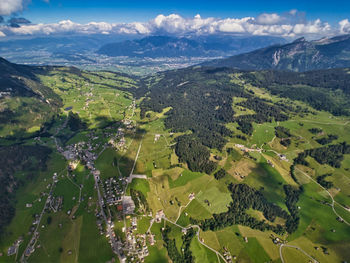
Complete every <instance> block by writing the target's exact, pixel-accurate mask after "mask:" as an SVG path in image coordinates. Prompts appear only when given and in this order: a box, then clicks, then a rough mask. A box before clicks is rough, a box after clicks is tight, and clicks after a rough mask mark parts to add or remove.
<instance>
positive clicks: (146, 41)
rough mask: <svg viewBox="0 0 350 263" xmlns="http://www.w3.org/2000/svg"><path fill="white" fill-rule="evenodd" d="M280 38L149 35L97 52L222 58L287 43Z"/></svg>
mask: <svg viewBox="0 0 350 263" xmlns="http://www.w3.org/2000/svg"><path fill="white" fill-rule="evenodd" d="M283 43H286V40H285V39H283V38H279V37H269V36H254V37H237V36H205V37H204V36H202V37H193V36H192V37H188V38H187V37H170V36H149V37H145V38H142V39H137V40H126V41H122V42H117V43H110V44H106V45H103V46H102V47H101V48H100V49H99V50H98V51H97V53H99V54H103V55H107V56H112V57H118V56H127V57H138V58H159V57H219V56H230V55H234V54H239V53H243V52H248V51H251V50H255V49H257V48H261V47H266V46H269V45H273V44H283Z"/></svg>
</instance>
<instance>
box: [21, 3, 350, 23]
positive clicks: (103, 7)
mask: <svg viewBox="0 0 350 263" xmlns="http://www.w3.org/2000/svg"><path fill="white" fill-rule="evenodd" d="M291 9H297V10H299V11H303V12H305V13H306V15H307V18H308V19H317V18H320V19H322V20H325V21H328V22H330V23H335V22H337V21H338V20H339V19H344V18H349V16H350V12H349V10H350V1H339V0H333V1H325V0H318V1H315V0H303V1H302V0H294V1H284V0H278V1H276V0H272V1H271V0H269V1H266V0H265V1H258V0H245V1H242V0H240V1H235V0H213V1H203V0H202V1H199V0H187V1H185V0H177V1H166V0H163V1H146V0H143V1H140V0H122V1H119V0H82V1H79V0H50V1H49V2H48V3H47V2H46V1H43V0H32V2H31V3H30V4H29V5H28V6H27V8H25V10H24V11H23V12H22V14H21V15H23V16H24V17H26V18H28V19H29V20H31V21H32V22H34V23H39V22H42V23H50V22H57V21H60V20H64V19H70V20H72V21H74V22H78V23H87V22H90V21H105V22H110V23H112V22H133V21H140V22H142V21H147V20H149V19H152V18H154V17H155V16H156V15H158V14H165V15H167V14H171V13H177V14H180V15H182V16H194V15H196V14H200V15H201V16H202V17H209V16H214V17H220V18H225V17H237V18H239V17H245V16H256V15H258V14H260V13H264V12H267V13H282V12H287V11H289V10H291Z"/></svg>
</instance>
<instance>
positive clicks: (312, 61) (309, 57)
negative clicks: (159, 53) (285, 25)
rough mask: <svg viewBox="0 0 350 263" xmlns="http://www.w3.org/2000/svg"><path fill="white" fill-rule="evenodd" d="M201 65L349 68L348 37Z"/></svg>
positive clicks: (294, 44) (264, 50) (269, 49)
mask: <svg viewBox="0 0 350 263" xmlns="http://www.w3.org/2000/svg"><path fill="white" fill-rule="evenodd" d="M202 65H205V66H212V67H232V68H237V69H243V70H266V69H275V70H288V71H296V72H303V71H310V70H317V69H330V68H344V67H350V35H341V36H335V37H332V38H323V39H319V40H313V41H307V40H306V39H305V38H299V39H296V40H294V41H293V42H291V43H288V44H284V45H273V46H269V47H266V48H262V49H258V50H255V51H252V52H249V53H244V54H239V55H236V56H232V57H229V58H226V59H218V60H213V61H209V62H204V63H202Z"/></svg>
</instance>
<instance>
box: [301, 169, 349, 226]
mask: <svg viewBox="0 0 350 263" xmlns="http://www.w3.org/2000/svg"><path fill="white" fill-rule="evenodd" d="M295 169H296V170H298V171H299V172H300V173H301V174H303V175H304V176H306V177H307V178H309V179H310V180H311V181H313V182H314V183H316V184H317V185H318V186H319V187H320V188H322V189H323V190H324V191H326V193H327V194H328V195H329V197H330V198H331V200H332V204H331V206H332V210H333V212H334V214H335V215H336V216H338V217H339V218H340V219H342V220H343V222H344V223H345V224H347V225H348V226H350V223H349V222H347V221H346V220H345V219H344V218H342V217H341V216H340V215H339V214H338V212H337V211H336V210H335V208H334V204H337V205H339V206H340V207H342V208H343V209H344V210H346V211H347V212H349V211H348V210H347V209H346V208H345V207H343V206H342V205H340V204H339V203H337V202H336V201H335V200H334V198H333V196H332V195H331V193H330V192H329V191H328V190H327V189H326V188H324V187H323V186H322V185H320V184H319V183H318V182H317V181H316V180H314V179H313V178H312V177H311V176H309V175H308V174H306V173H304V172H303V171H302V170H300V169H299V168H297V167H295Z"/></svg>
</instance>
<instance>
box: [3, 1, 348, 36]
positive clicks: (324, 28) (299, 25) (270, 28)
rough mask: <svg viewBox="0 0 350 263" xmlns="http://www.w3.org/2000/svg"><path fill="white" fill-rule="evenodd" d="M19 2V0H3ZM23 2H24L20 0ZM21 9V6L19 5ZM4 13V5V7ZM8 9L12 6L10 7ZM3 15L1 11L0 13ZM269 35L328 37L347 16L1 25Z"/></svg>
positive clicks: (24, 31) (9, 30)
mask: <svg viewBox="0 0 350 263" xmlns="http://www.w3.org/2000/svg"><path fill="white" fill-rule="evenodd" d="M2 1H5V2H6V1H8V2H11V3H12V2H16V1H17V0H1V2H2ZM17 2H21V1H17ZM17 8H20V7H17ZM0 10H2V12H3V13H4V10H5V8H4V5H3V7H2V9H0ZM7 10H9V8H7ZM0 15H1V13H0ZM223 33H225V34H239V35H258V36H263V35H270V36H282V37H298V36H307V37H308V36H309V37H318V36H329V35H335V34H345V33H350V22H349V20H348V19H345V20H342V21H340V22H339V25H338V27H332V26H331V25H330V24H329V23H327V22H325V21H321V20H320V19H316V20H310V21H308V20H307V19H306V18H305V14H304V13H303V12H298V11H297V10H291V11H290V12H287V13H283V14H277V13H270V14H268V13H263V14H260V15H259V16H257V17H243V18H225V19H220V18H214V17H209V18H202V17H201V16H200V15H196V16H195V17H192V18H185V17H182V16H180V15H178V14H171V15H167V16H166V15H162V14H160V15H158V16H157V17H155V18H154V19H152V20H150V21H148V22H134V23H106V22H90V23H87V24H79V23H75V22H72V21H71V20H64V21H60V22H58V23H52V24H28V23H27V24H21V25H20V26H19V27H11V26H8V25H4V26H0V36H13V35H54V34H142V35H152V34H172V35H188V34H196V35H208V34H223Z"/></svg>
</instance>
